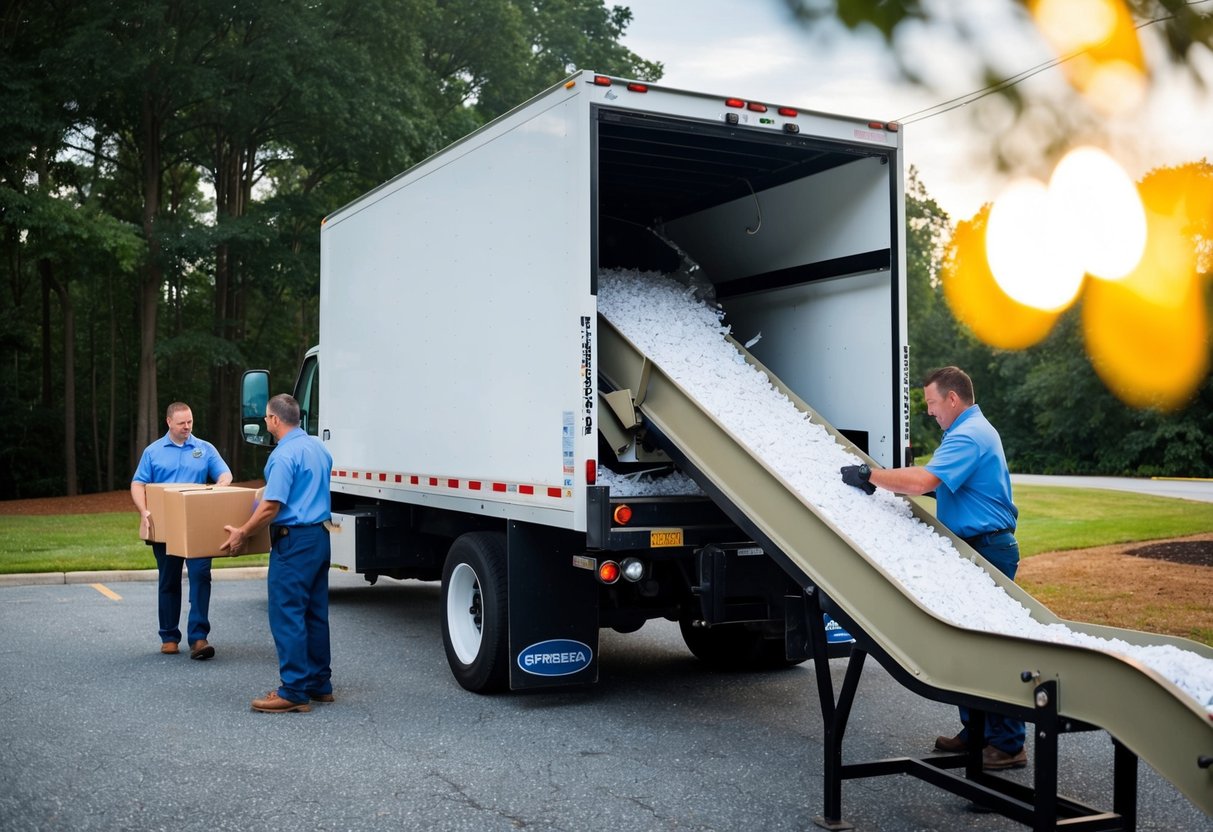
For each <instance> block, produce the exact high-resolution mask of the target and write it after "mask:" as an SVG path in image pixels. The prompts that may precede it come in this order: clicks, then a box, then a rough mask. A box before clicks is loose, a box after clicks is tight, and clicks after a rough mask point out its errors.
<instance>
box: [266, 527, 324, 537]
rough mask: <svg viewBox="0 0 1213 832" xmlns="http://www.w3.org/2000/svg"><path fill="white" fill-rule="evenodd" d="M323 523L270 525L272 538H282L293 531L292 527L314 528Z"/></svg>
mask: <svg viewBox="0 0 1213 832" xmlns="http://www.w3.org/2000/svg"><path fill="white" fill-rule="evenodd" d="M323 525H324V524H323V523H300V524H298V525H294V526H270V540H281V539H282V538H284V537H287V536H288V535H289V534H290V533H291V529H314V528H316V527H317V526H323Z"/></svg>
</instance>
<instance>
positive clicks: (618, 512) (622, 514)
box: [611, 505, 632, 526]
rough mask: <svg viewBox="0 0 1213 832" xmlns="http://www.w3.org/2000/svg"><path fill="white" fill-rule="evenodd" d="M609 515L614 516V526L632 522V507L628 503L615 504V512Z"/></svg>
mask: <svg viewBox="0 0 1213 832" xmlns="http://www.w3.org/2000/svg"><path fill="white" fill-rule="evenodd" d="M611 516H612V517H614V518H615V525H616V526H626V525H627V524H628V523H631V522H632V507H631V506H629V505H619V506H615V512H614V513H613V514H612V515H611Z"/></svg>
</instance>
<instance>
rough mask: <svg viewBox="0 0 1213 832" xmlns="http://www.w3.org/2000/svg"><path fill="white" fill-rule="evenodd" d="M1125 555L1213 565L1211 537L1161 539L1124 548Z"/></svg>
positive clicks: (1196, 564)
mask: <svg viewBox="0 0 1213 832" xmlns="http://www.w3.org/2000/svg"><path fill="white" fill-rule="evenodd" d="M1124 553H1125V554H1126V555H1132V556H1133V557H1138V558H1154V559H1155V560H1165V561H1168V562H1170V563H1179V564H1183V565H1185V566H1213V539H1207V540H1162V541H1159V542H1157V543H1148V544H1146V545H1145V546H1137V547H1135V548H1132V549H1125V550H1124Z"/></svg>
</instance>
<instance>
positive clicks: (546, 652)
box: [518, 638, 594, 676]
mask: <svg viewBox="0 0 1213 832" xmlns="http://www.w3.org/2000/svg"><path fill="white" fill-rule="evenodd" d="M593 657H594V651H593V650H591V649H590V646H589V645H588V644H582V643H581V642H580V641H572V640H571V639H567V638H553V639H549V640H547V641H541V642H539V643H538V644H532V645H531V646H530V647H524V648H523V649H522V652H521V653H519V654H518V666H519V667H520V668H522V669H523V670H525V671H526V672H527V673H530V674H533V675H535V676H570V675H572V674H574V673H577V672H578V671H581V670H585V669H586V668H587V667H589V666H590V659H592V658H593Z"/></svg>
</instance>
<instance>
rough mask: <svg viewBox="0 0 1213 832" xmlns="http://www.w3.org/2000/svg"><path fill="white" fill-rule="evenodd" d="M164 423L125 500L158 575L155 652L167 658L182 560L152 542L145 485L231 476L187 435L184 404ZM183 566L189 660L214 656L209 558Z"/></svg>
mask: <svg viewBox="0 0 1213 832" xmlns="http://www.w3.org/2000/svg"><path fill="white" fill-rule="evenodd" d="M165 422H167V423H168V433H166V434H165V435H164V436H163V437H161V438H160V439H158V440H156V441H155V442H153V443H152V444H150V445H148V446H147V447H146V448H145V449H144V450H143V456H142V457H141V458H140V459H139V467H138V468H136V469H135V475H134V476H133V477H132V478H131V500H132V501H134V503H135V508H136V509H138V511H139V525H140V537H142V538H143V539H144V540H147V541H148V542H150V543H151V545H152V553H153V554H154V555H155V556H156V569H157V570H158V571H159V573H160V583H159V614H160V652H161V653H165V654H168V655H173V654H176V653H178V652H180V651H179V649H178V647H177V645H178V643H179V642H180V641H181V630H180V629H179V625H180V623H181V566H182V564H184V563H186V558H182V557H176V556H175V555H170V554H168V553H167V551H166V548H165V544H164V543H161V542H153V537H154V535H153V533H152V529H151V520H152V514H151V512H150V511H149V510H148V505H147V486H148V485H149V484H151V483H195V484H198V485H205V484H206V483H207V481H208V479H210V480H214V481H215V483H216V484H217V485H227V484H228V483H230V482H231V481H232V472H231V469H230V468H228V466H227V463H226V462H224V461H223V457H221V456H220V455H219V451H217V450H215V446H214V445H212V444H211V443H210V442H207V441H205V440H203V439H199V438H198V437H196V436H194V435H193V431H194V414H193V411H191V410H190V406H189V405H187V404H185V403H184V402H173V403H172V404H170V405H169V406H168V410H167V412H166V413H165ZM188 563H189V567H188V568H189V578H190V614H189V620H188V622H187V626H186V629H187V635H188V636H189V644H190V658H191V659H209V658H211V657H212V656H214V655H215V648H214V647H212V646H211V645H210V644H209V643H208V642H207V640H206V637H207V636H208V635H210V632H211V622H210V604H211V561H210V558H190V559H189V561H188Z"/></svg>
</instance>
